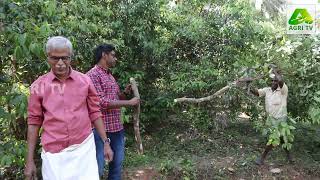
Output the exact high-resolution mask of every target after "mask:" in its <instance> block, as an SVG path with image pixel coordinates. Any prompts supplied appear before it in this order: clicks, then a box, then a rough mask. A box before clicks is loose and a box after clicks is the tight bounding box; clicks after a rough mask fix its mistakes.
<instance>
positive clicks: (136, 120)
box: [130, 78, 143, 154]
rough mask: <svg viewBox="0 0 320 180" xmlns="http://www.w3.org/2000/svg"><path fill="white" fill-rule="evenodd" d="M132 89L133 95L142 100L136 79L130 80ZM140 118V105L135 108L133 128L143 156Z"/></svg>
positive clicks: (139, 151) (139, 150)
mask: <svg viewBox="0 0 320 180" xmlns="http://www.w3.org/2000/svg"><path fill="white" fill-rule="evenodd" d="M130 83H131V88H132V91H133V95H134V97H136V98H139V99H140V94H139V90H138V86H137V82H136V81H135V79H134V78H130ZM139 117H140V104H139V105H137V106H135V108H134V114H133V128H134V136H135V140H136V142H137V146H138V153H139V154H143V146H142V140H141V136H140V127H139V121H140V120H139Z"/></svg>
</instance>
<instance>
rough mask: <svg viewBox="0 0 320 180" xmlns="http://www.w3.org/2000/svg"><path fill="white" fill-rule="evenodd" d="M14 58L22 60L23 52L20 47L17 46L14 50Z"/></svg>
mask: <svg viewBox="0 0 320 180" xmlns="http://www.w3.org/2000/svg"><path fill="white" fill-rule="evenodd" d="M14 57H15V58H16V59H22V58H23V52H22V49H21V47H20V46H17V47H16V48H15V50H14Z"/></svg>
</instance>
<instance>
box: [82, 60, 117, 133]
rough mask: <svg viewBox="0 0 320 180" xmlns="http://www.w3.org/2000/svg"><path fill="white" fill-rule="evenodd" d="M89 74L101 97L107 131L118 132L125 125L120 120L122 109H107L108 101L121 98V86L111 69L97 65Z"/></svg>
mask: <svg viewBox="0 0 320 180" xmlns="http://www.w3.org/2000/svg"><path fill="white" fill-rule="evenodd" d="M87 75H88V76H89V77H90V79H91V80H92V82H93V84H94V86H95V88H96V90H97V92H98V96H99V99H100V106H101V112H102V118H103V119H104V122H105V127H106V131H107V132H118V131H121V130H122V129H123V125H122V123H121V121H120V116H121V110H120V108H115V109H106V107H107V106H108V103H109V102H111V101H118V100H119V95H118V94H119V93H120V88H119V85H118V83H117V82H116V80H115V79H114V77H113V76H112V74H111V72H110V71H107V70H106V69H104V68H102V67H100V66H95V67H93V68H92V69H91V70H90V71H89V72H87Z"/></svg>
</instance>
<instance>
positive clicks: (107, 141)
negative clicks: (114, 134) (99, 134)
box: [103, 138, 111, 144]
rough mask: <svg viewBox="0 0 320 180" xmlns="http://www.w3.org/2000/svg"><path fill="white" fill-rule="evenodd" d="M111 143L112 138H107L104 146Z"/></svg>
mask: <svg viewBox="0 0 320 180" xmlns="http://www.w3.org/2000/svg"><path fill="white" fill-rule="evenodd" d="M110 142H111V140H110V138H107V139H105V140H104V141H103V144H106V143H108V144H110Z"/></svg>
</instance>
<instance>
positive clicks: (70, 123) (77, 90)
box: [28, 69, 101, 153]
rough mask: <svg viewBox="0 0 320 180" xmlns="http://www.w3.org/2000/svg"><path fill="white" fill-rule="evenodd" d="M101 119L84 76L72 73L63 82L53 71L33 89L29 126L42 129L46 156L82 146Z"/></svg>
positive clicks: (94, 94) (42, 142)
mask: <svg viewBox="0 0 320 180" xmlns="http://www.w3.org/2000/svg"><path fill="white" fill-rule="evenodd" d="M99 117H101V112H100V108H99V98H98V96H97V92H96V90H95V88H94V86H93V84H92V82H91V80H90V78H89V77H88V76H86V75H85V74H82V73H80V72H77V71H74V70H72V69H71V73H70V76H69V77H68V78H67V79H66V80H65V81H60V80H59V79H57V78H56V77H55V75H54V74H53V72H52V71H51V72H49V73H47V74H45V75H43V76H41V77H39V78H38V79H37V80H36V81H35V82H33V84H32V85H31V90H30V97H29V103H28V124H29V125H40V126H42V128H43V132H42V135H41V144H42V146H43V148H44V150H45V151H46V152H51V153H57V152H60V151H61V150H63V149H65V148H67V147H69V146H70V145H73V144H80V143H82V142H83V140H85V139H86V138H87V137H88V135H89V134H90V133H92V129H91V123H93V122H94V121H95V120H97V119H98V118H99Z"/></svg>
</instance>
